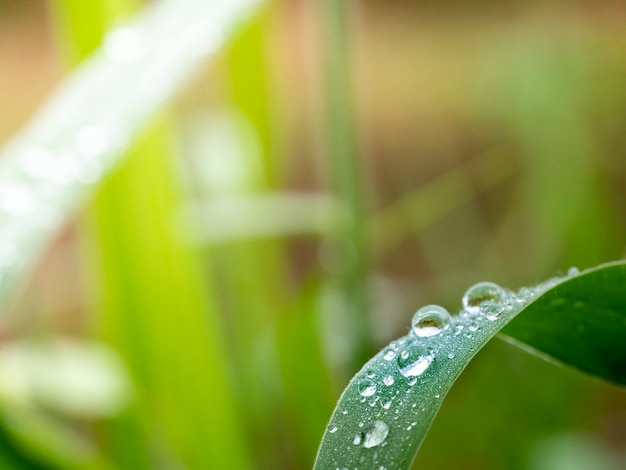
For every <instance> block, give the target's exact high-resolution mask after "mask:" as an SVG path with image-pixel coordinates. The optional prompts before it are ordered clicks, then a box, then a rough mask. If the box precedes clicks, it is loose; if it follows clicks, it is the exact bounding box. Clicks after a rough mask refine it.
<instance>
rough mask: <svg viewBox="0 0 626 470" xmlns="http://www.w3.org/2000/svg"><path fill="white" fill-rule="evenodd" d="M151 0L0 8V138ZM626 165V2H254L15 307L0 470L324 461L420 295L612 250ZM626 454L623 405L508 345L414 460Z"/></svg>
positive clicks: (517, 278)
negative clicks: (374, 364) (331, 425)
mask: <svg viewBox="0 0 626 470" xmlns="http://www.w3.org/2000/svg"><path fill="white" fill-rule="evenodd" d="M181 3H184V2H181ZM144 6H145V5H143V4H142V2H139V1H123V0H116V1H113V0H109V1H106V0H99V1H94V2H80V1H71V0H54V1H43V0H0V141H6V140H7V139H8V138H9V137H10V136H11V135H12V134H14V133H15V132H17V131H18V130H19V129H20V127H21V126H23V125H24V124H25V123H26V122H27V121H28V119H29V118H30V117H31V116H32V115H33V113H34V112H35V111H36V110H37V108H38V107H39V106H40V104H41V103H42V102H43V101H44V100H45V98H46V96H48V94H49V93H50V92H51V91H52V90H53V89H54V88H55V86H57V85H58V84H59V83H61V82H62V81H63V79H64V77H66V76H68V74H69V73H71V70H72V68H73V67H76V66H77V65H78V64H79V63H80V62H81V60H82V59H84V58H85V57H87V56H88V55H89V54H90V53H91V52H92V51H93V50H94V49H95V48H97V47H98V44H99V43H100V41H101V39H102V37H103V35H104V33H105V31H106V30H107V29H108V28H109V27H111V26H112V25H115V24H116V21H118V20H119V19H120V18H124V17H125V16H126V15H128V14H131V13H132V12H134V11H139V10H140V9H141V8H142V7H144ZM129 99H132V95H129ZM625 157H626V3H624V2H620V1H609V0H606V1H602V0H597V1H576V2H563V1H555V2H549V3H546V2H533V1H527V2H515V1H500V2H494V1H481V2H460V1H452V2H433V1H421V2H406V1H390V0H386V1H378V0H367V1H362V2H357V1H346V2H338V1H333V0H328V1H326V0H324V1H315V2H313V1H307V0H292V1H274V2H266V3H265V4H263V7H262V8H261V9H260V10H259V11H258V13H257V14H255V15H254V16H253V17H252V18H250V19H249V20H248V21H246V23H245V24H243V25H242V26H241V28H240V29H239V30H238V32H237V34H236V35H235V37H233V38H232V40H230V41H229V43H228V47H227V48H226V49H225V50H224V51H222V53H221V54H219V55H218V56H217V57H213V58H212V59H211V61H210V62H209V63H207V64H206V67H205V68H204V70H203V71H202V73H201V74H198V75H197V76H196V77H195V78H194V80H193V82H192V83H190V84H189V86H188V87H187V88H186V89H185V90H184V91H183V93H181V94H180V95H179V96H177V97H176V98H175V99H173V100H172V101H171V103H170V106H169V107H168V109H166V110H163V111H162V113H161V114H160V115H158V116H154V118H153V122H152V123H151V124H149V125H148V126H147V127H146V129H145V131H144V133H143V134H142V135H141V136H138V137H137V140H136V142H135V144H134V147H133V148H132V149H131V150H130V151H129V153H128V155H127V156H126V157H125V159H124V162H123V163H122V164H121V165H120V166H119V167H118V169H117V170H116V171H115V173H114V174H113V175H111V176H110V177H109V178H108V179H107V180H106V181H104V182H103V183H102V184H101V185H100V186H99V188H98V190H97V192H96V194H94V195H93V197H92V198H91V199H90V200H88V201H84V203H83V204H82V205H81V210H80V211H79V212H78V213H77V214H68V220H67V224H66V225H65V226H64V228H63V230H62V231H61V233H58V234H57V235H56V236H55V238H54V239H53V240H51V241H50V244H49V247H48V249H47V250H46V253H45V255H44V256H43V257H42V259H41V260H40V262H39V263H38V264H37V266H36V267H35V269H34V270H33V271H32V272H31V273H30V275H29V278H28V279H26V280H24V282H23V284H22V285H21V287H20V290H19V291H18V292H15V295H14V296H13V299H12V301H11V303H10V304H9V305H5V306H3V312H2V313H3V315H2V317H1V319H0V336H1V338H2V344H0V467H1V468H7V469H8V468H15V469H22V468H55V469H56V468H94V469H95V468H123V469H131V468H132V469H139V468H157V469H195V468H259V469H266V468H272V469H299V468H310V467H311V466H312V462H313V459H314V456H315V452H316V448H317V445H318V443H319V440H320V439H321V436H322V433H323V432H324V429H325V426H326V422H327V419H328V418H329V416H330V413H331V411H332V409H333V406H334V403H335V401H336V399H337V398H338V396H339V394H340V393H341V391H342V390H343V388H344V386H345V385H346V384H347V381H348V380H349V378H350V377H351V376H352V375H354V374H355V373H356V372H357V371H358V369H359V368H360V366H361V365H362V364H363V363H364V361H365V360H366V359H367V358H368V357H370V356H372V355H373V354H375V353H376V352H377V351H378V350H379V349H380V348H381V347H383V346H384V345H385V344H387V342H389V341H390V340H392V339H393V338H394V337H397V336H400V335H403V334H405V333H406V331H407V330H408V326H409V322H410V318H411V316H412V313H413V312H414V311H415V310H416V309H417V308H419V307H420V306H422V305H425V304H431V303H437V304H440V305H443V306H444V307H446V308H448V309H449V310H450V311H451V312H456V311H458V309H460V306H461V305H460V303H461V302H460V299H461V296H462V294H463V292H464V291H465V289H466V288H467V287H469V286H470V285H471V284H473V283H475V282H478V281H481V280H491V281H495V282H497V283H499V284H501V285H503V286H506V287H509V288H512V289H517V288H519V287H521V286H524V285H533V284H535V283H538V282H540V281H542V280H544V279H546V278H548V277H551V276H554V275H556V274H564V273H566V272H567V270H568V269H569V268H570V267H571V266H576V267H578V268H580V269H583V268H587V267H592V266H595V265H597V264H599V263H602V262H606V261H611V260H615V259H620V258H622V257H623V256H624V249H625V243H624V240H625V235H626V202H625V201H626V199H625V198H626V158H625ZM573 327H575V326H574V325H563V328H564V329H565V328H573ZM625 360H626V358H625ZM625 461H626V395H625V394H624V392H623V390H619V389H617V388H615V387H611V386H609V385H606V384H603V383H600V382H598V381H595V380H592V379H590V378H588V377H585V376H583V375H582V374H580V373H577V372H574V371H571V370H567V369H562V368H558V367H556V366H554V365H551V364H548V363H546V362H544V361H542V360H540V359H538V358H535V357H532V356H530V355H528V354H527V353H525V352H522V351H520V350H518V349H516V348H514V347H513V346H510V345H508V344H506V343H504V342H503V341H500V340H494V341H493V342H492V344H490V345H488V346H487V347H486V348H485V349H484V350H483V351H482V352H481V353H480V354H479V355H478V356H477V358H476V359H475V360H474V361H473V362H472V364H470V365H469V366H468V368H467V371H466V372H465V373H464V374H463V375H462V376H461V378H460V379H459V380H458V382H457V384H455V386H454V387H453V389H452V391H451V392H450V394H449V396H448V398H447V399H446V401H445V403H444V405H443V407H442V410H441V412H440V415H439V417H438V418H437V419H436V421H435V423H434V425H433V427H432V430H431V432H430V434H429V436H428V438H427V439H426V441H425V443H424V445H423V447H422V450H421V452H420V454H419V455H418V457H417V459H416V462H415V466H414V468H437V469H459V468H463V469H504V468H506V469H531V470H559V469H563V470H603V469H607V470H612V469H620V468H624V462H625Z"/></svg>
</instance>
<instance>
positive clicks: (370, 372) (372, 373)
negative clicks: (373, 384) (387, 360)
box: [365, 369, 376, 379]
mask: <svg viewBox="0 0 626 470" xmlns="http://www.w3.org/2000/svg"><path fill="white" fill-rule="evenodd" d="M365 375H367V376H368V377H369V378H370V379H373V378H374V377H376V373H375V372H374V371H373V370H371V369H370V370H368V371H367V372H366V373H365Z"/></svg>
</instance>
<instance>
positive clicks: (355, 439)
mask: <svg viewBox="0 0 626 470" xmlns="http://www.w3.org/2000/svg"><path fill="white" fill-rule="evenodd" d="M352 443H353V444H354V445H355V446H358V445H359V444H360V443H361V433H358V434H357V435H356V436H354V439H352Z"/></svg>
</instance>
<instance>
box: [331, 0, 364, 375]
mask: <svg viewBox="0 0 626 470" xmlns="http://www.w3.org/2000/svg"><path fill="white" fill-rule="evenodd" d="M351 8H352V3H351V2H346V1H343V0H323V1H321V2H320V9H321V18H322V25H321V27H322V30H323V33H324V38H323V45H324V49H323V56H324V67H323V69H324V73H325V77H324V79H325V80H324V85H325V101H324V105H325V114H324V117H325V126H324V132H325V140H326V153H327V159H328V167H329V169H330V173H331V174H330V178H331V179H332V184H333V186H334V188H335V191H336V193H337V195H338V197H339V199H340V201H341V202H342V204H343V206H344V212H345V214H344V217H343V219H342V222H341V224H340V227H339V229H338V231H337V234H336V235H337V239H338V240H339V243H337V250H338V252H337V253H336V255H337V256H339V258H340V264H342V266H340V267H339V270H338V279H337V281H338V283H339V284H340V288H341V290H342V293H343V297H344V305H345V306H346V308H347V310H348V313H349V316H350V322H351V324H352V325H351V331H352V333H353V336H352V338H350V339H351V341H352V342H353V354H352V360H351V362H352V366H353V367H358V365H360V364H362V363H363V361H364V360H365V359H366V358H367V357H368V356H369V355H370V354H371V345H370V324H369V323H370V322H369V302H368V285H367V284H368V268H369V266H368V264H369V263H368V261H369V260H368V240H367V233H368V232H367V226H366V208H365V202H364V188H363V181H364V180H363V174H362V173H363V172H362V159H361V157H360V155H359V149H358V145H357V135H356V129H355V119H354V117H355V113H354V90H353V76H352V67H351V65H352V55H351V48H350V37H351V35H350V29H349V24H350V18H349V14H350V10H351Z"/></svg>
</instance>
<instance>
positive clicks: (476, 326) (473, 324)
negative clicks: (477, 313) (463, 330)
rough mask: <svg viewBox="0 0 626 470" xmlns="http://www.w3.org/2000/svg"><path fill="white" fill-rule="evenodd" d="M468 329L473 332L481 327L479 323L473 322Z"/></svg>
mask: <svg viewBox="0 0 626 470" xmlns="http://www.w3.org/2000/svg"><path fill="white" fill-rule="evenodd" d="M468 329H469V330H470V331H471V332H475V331H478V329H479V327H478V325H477V324H476V323H472V324H471V325H470V326H469V327H468Z"/></svg>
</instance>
